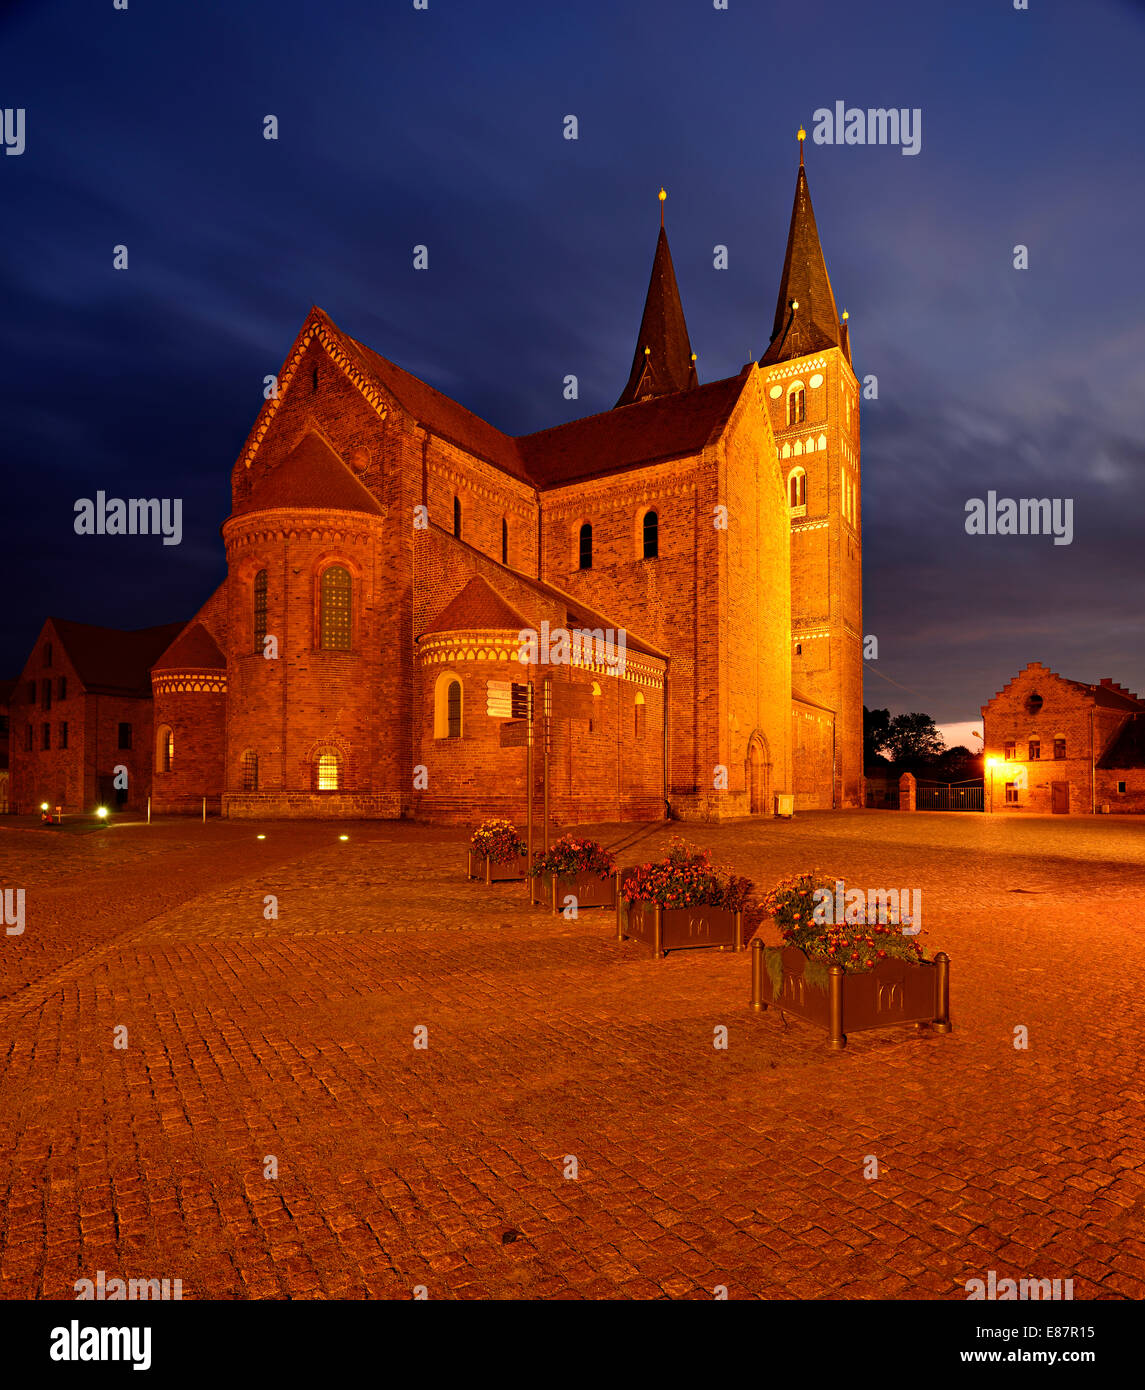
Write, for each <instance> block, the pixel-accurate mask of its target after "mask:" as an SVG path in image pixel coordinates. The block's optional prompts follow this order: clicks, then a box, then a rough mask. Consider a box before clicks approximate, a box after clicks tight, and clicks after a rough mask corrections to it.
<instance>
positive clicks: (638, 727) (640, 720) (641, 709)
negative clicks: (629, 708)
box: [633, 690, 648, 738]
mask: <svg viewBox="0 0 1145 1390" xmlns="http://www.w3.org/2000/svg"><path fill="white" fill-rule="evenodd" d="M647 709H648V707H647V706H646V705H645V703H644V694H643V692H642V691H639V690H638V691H637V692H636V723H635V728H634V731H633V732H634V733H635V735H636V737H637V738H643V737H644V720H645V716H646V715H647Z"/></svg>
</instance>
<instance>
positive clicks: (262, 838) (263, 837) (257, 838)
mask: <svg viewBox="0 0 1145 1390" xmlns="http://www.w3.org/2000/svg"><path fill="white" fill-rule="evenodd" d="M254 838H255V839H256V840H265V839H266V836H265V835H256V836H255V837H254Z"/></svg>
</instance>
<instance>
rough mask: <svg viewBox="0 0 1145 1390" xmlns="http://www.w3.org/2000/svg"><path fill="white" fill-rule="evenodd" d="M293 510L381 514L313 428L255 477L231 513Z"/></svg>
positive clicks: (373, 500)
mask: <svg viewBox="0 0 1145 1390" xmlns="http://www.w3.org/2000/svg"><path fill="white" fill-rule="evenodd" d="M293 510H303V511H309V510H319V511H337V512H368V513H370V514H371V515H373V516H384V515H385V509H384V508H383V507H382V505H381V503H380V502H379V501H378V499H377V498H376V497H375V496H374V494H373V493H372V492H371V491H370V490H369V489H368V488H367V487H365V486H364V484H362V483H360V482H359V481H358V479H357V478H355V477H354V475H353V473H351V472H350V470H349V469H348V468H347V467H346V465H345V464H344V463H343V462H342V460H341V459H340V458H339V457H338V455H337V454H336V453H335V452H334V450H333V449H331V447H330V446H329V444H327V443H326V441H325V440H324V439H323V438H322V437H321V435H319V434H316V433H315V432H314V431H313V430H310V431H309V432H308V433H307V434H305V435H303V437H302V438H301V439H300V440H299V442H298V443H297V444H296V445H295V446H294V448H293V449H292V450H291V451H290V453H289V454H287V456H286V458H285V459H283V461H282V462H281V463H280V464H279V465H278V466H277V467H276V468H272V469H271V470H270V472H269V473H267V475H266V476H265V477H264V478H261V479H260V480H259V482H258V483H257V484H256V485H255V487H254V488H253V489H252V491H251V493H250V496H249V497H247V498H245V499H244V500H243V501H242V502H239V503H238V505H237V506H236V507H235V508H234V510H233V511H232V513H231V515H232V516H243V515H245V514H248V513H250V512H269V511H293Z"/></svg>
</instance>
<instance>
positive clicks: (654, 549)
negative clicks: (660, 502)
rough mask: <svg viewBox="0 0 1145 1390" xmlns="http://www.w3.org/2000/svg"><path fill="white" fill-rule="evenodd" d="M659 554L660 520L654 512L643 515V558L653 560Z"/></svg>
mask: <svg viewBox="0 0 1145 1390" xmlns="http://www.w3.org/2000/svg"><path fill="white" fill-rule="evenodd" d="M659 554H660V518H659V517H658V516H657V515H656V513H655V512H645V513H644V558H645V559H646V560H655V559H656V558H657V556H658V555H659Z"/></svg>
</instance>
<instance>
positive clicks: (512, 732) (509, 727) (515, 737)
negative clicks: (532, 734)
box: [501, 719, 529, 748]
mask: <svg viewBox="0 0 1145 1390" xmlns="http://www.w3.org/2000/svg"><path fill="white" fill-rule="evenodd" d="M528 742H529V725H528V723H527V722H526V721H525V720H524V719H511V720H509V722H508V723H506V724H502V725H501V747H502V748H524V747H525V746H526V745H527V744H528Z"/></svg>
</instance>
